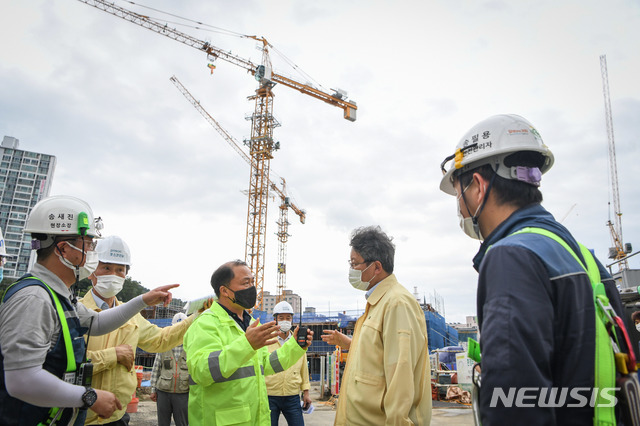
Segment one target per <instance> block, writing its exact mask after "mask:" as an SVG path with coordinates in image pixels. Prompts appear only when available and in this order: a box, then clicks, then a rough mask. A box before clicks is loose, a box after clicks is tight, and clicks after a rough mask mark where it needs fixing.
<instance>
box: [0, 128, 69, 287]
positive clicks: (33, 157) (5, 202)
mask: <svg viewBox="0 0 640 426" xmlns="http://www.w3.org/2000/svg"><path fill="white" fill-rule="evenodd" d="M18 146H19V140H18V139H16V138H13V137H11V136H5V137H4V139H3V140H2V144H0V159H1V162H0V229H2V233H3V234H4V241H5V244H6V248H7V254H8V255H9V256H8V258H7V263H6V264H5V265H4V276H5V277H7V278H19V277H21V276H22V275H24V274H25V273H26V272H27V270H28V269H29V265H30V262H31V255H32V253H31V237H30V236H29V235H24V234H23V233H22V230H23V229H24V226H25V223H26V221H27V216H28V215H29V213H30V212H31V208H32V207H33V206H34V205H35V204H36V203H37V202H38V201H40V200H41V199H43V198H45V197H47V196H48V195H49V191H50V189H51V181H52V178H53V172H54V170H55V168H56V157H54V156H53V155H47V154H40V153H37V152H30V151H23V150H21V149H18Z"/></svg>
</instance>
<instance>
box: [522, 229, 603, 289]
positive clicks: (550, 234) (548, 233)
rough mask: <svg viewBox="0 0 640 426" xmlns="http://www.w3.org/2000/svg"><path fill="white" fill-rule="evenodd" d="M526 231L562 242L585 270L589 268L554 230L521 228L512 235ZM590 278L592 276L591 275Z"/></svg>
mask: <svg viewBox="0 0 640 426" xmlns="http://www.w3.org/2000/svg"><path fill="white" fill-rule="evenodd" d="M525 233H527V234H539V235H544V236H545V237H549V238H551V239H552V240H554V241H555V242H557V243H558V244H560V245H561V246H562V247H564V248H565V249H566V250H567V251H568V252H569V253H571V256H573V258H574V259H575V260H576V261H577V262H578V263H579V264H580V266H582V269H584V270H585V271H586V270H587V268H585V266H584V264H583V263H582V261H581V260H580V258H579V257H578V255H577V254H576V253H575V252H574V251H573V250H571V247H569V244H567V242H566V241H565V240H563V239H562V238H560V237H558V236H557V235H556V234H554V233H553V232H551V231H547V230H546V229H542V228H522V229H521V230H519V231H516V232H514V233H513V234H511V235H518V234H525ZM583 254H584V253H583ZM587 273H588V271H587ZM598 277H600V275H598ZM589 278H591V276H589ZM598 279H599V278H598Z"/></svg>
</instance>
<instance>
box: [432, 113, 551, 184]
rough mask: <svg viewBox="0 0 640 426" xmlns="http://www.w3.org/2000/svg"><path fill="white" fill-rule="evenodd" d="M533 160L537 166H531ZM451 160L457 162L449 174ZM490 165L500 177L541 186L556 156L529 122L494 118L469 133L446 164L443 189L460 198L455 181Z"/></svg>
mask: <svg viewBox="0 0 640 426" xmlns="http://www.w3.org/2000/svg"><path fill="white" fill-rule="evenodd" d="M531 153H538V154H539V155H533V156H532V155H531ZM532 157H535V159H534V163H536V164H535V166H533V165H532V164H531V162H532ZM525 158H526V160H524V159H525ZM451 160H454V162H453V164H452V165H451V167H450V168H449V170H447V169H446V168H445V166H446V164H447V162H449V161H451ZM486 164H488V165H490V166H491V168H492V169H493V170H494V171H495V172H496V173H497V175H498V176H500V177H503V178H505V179H516V180H520V181H523V182H526V183H529V184H531V185H535V186H539V185H540V180H541V177H542V174H544V173H546V172H547V171H548V170H549V169H550V168H551V166H552V165H553V154H552V153H551V151H550V150H549V148H548V147H547V146H546V145H545V144H544V142H542V138H541V137H540V134H539V133H538V131H537V130H536V129H535V127H533V125H532V124H531V123H530V122H529V121H527V120H526V119H524V118H522V117H520V116H519V115H515V114H502V115H494V116H492V117H489V118H487V119H486V120H483V121H481V122H480V123H478V124H476V125H475V126H473V127H472V128H471V129H470V130H469V131H468V132H467V133H465V135H464V136H463V137H462V139H460V142H458V145H457V146H456V150H455V153H454V154H453V155H451V156H449V157H447V158H445V160H444V161H443V162H442V164H441V165H440V168H441V169H442V173H443V174H444V176H443V178H442V181H440V189H441V190H442V191H444V192H446V193H447V194H450V195H456V192H455V190H454V188H453V181H454V178H455V177H457V176H459V175H461V174H462V173H464V172H466V171H469V170H473V169H475V168H478V167H480V166H483V165H486Z"/></svg>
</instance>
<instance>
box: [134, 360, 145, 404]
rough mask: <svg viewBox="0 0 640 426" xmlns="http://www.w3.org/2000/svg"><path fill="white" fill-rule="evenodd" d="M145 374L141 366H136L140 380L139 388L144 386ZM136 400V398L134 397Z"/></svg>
mask: <svg viewBox="0 0 640 426" xmlns="http://www.w3.org/2000/svg"><path fill="white" fill-rule="evenodd" d="M143 373H144V368H143V367H142V366H141V365H136V377H137V378H138V387H141V386H142V375H143ZM134 399H136V398H135V396H134Z"/></svg>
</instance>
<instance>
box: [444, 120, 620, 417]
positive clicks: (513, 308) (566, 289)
mask: <svg viewBox="0 0 640 426" xmlns="http://www.w3.org/2000/svg"><path fill="white" fill-rule="evenodd" d="M451 160H453V164H451V165H450V166H449V168H448V169H447V168H446V166H447V163H448V162H449V161H451ZM553 162H554V159H553V154H552V153H551V151H550V150H549V148H548V147H547V146H546V145H545V144H544V143H543V142H542V138H541V137H540V134H539V133H538V131H537V130H536V129H535V128H534V127H533V126H532V125H531V123H529V122H528V121H527V120H525V119H524V118H522V117H520V116H517V115H497V116H493V117H490V118H488V119H486V120H484V121H482V122H480V123H478V124H477V125H475V126H474V127H472V128H471V129H470V130H469V131H468V132H467V133H466V134H465V135H464V136H463V137H462V139H461V140H460V142H459V143H458V145H457V147H456V151H455V153H454V155H452V156H450V157H448V158H447V159H445V161H443V163H442V165H441V168H442V172H443V174H444V177H443V179H442V181H441V183H440V189H441V190H442V191H444V192H445V193H447V194H450V195H454V196H456V203H457V208H458V216H459V218H460V226H461V228H462V229H463V231H464V232H465V234H467V235H468V236H470V237H471V238H474V239H478V240H480V241H483V242H482V244H481V246H480V250H479V251H478V253H477V254H476V256H475V257H474V259H473V264H474V268H475V269H476V270H477V271H478V272H479V279H478V293H477V314H478V323H479V326H480V336H481V342H480V343H481V349H482V363H481V376H482V379H481V387H480V390H479V412H480V417H481V420H482V424H483V425H484V426H489V425H505V424H510V425H515V424H558V425H568V424H576V425H585V424H594V419H595V420H596V422H595V424H598V423H600V422H609V421H613V424H615V418H614V417H613V416H614V415H615V413H614V410H615V408H616V407H615V397H614V390H611V389H609V388H612V387H615V386H616V385H615V370H614V369H613V361H612V360H613V351H612V350H611V349H608V350H605V351H604V355H605V358H606V359H605V360H604V361H603V360H602V359H600V360H597V359H596V349H597V344H596V340H597V339H596V329H597V327H599V326H600V325H599V324H597V322H598V321H599V319H597V318H596V307H595V304H594V287H592V280H590V278H589V276H588V274H587V272H586V271H585V268H584V267H583V266H582V265H587V263H589V262H590V261H591V259H594V258H593V257H592V256H591V254H589V253H588V251H587V252H586V253H585V252H581V249H580V246H579V244H578V243H577V242H576V240H575V239H574V238H573V237H572V235H571V233H570V232H569V231H568V230H567V229H566V228H565V227H564V226H562V225H561V224H560V223H559V222H557V221H556V220H555V219H554V218H553V216H552V215H551V214H550V213H549V212H547V211H546V210H545V209H544V208H543V207H542V206H541V205H540V203H541V202H542V193H541V192H540V190H539V188H538V187H539V185H540V181H541V177H542V174H543V173H545V172H547V171H548V170H549V169H550V168H551V166H552V165H553ZM523 228H528V229H527V230H525V231H524V232H521V233H518V234H516V235H513V234H514V233H516V232H517V231H521V230H523ZM531 228H534V229H533V230H531ZM540 229H541V230H542V231H539V232H538V230H540ZM552 234H553V235H554V236H555V237H553V236H552ZM557 237H559V238H557ZM559 241H564V242H565V243H566V245H567V247H564V246H563V245H562V244H561V243H559ZM572 252H573V253H575V254H576V255H577V257H574V255H573V254H572ZM577 259H578V260H580V263H579V262H578V260H577ZM595 262H597V260H596V261H595ZM595 262H593V261H591V263H592V265H593V266H596V265H597V267H595V268H593V270H594V272H595V275H596V278H597V279H596V280H597V281H601V282H602V284H604V289H602V286H600V287H599V288H600V290H599V292H600V293H602V294H603V295H604V294H606V296H607V297H608V300H609V302H610V305H609V306H612V307H613V309H614V311H615V312H616V313H618V314H619V313H621V312H623V311H622V306H621V303H620V297H619V295H618V292H617V290H616V286H615V284H614V281H613V279H612V278H611V276H610V275H609V274H608V273H607V272H606V270H605V269H604V268H603V267H602V265H601V264H600V263H599V262H597V263H595ZM585 267H586V266H585ZM598 270H599V277H598V276H597V275H598ZM609 312H611V311H609ZM605 333H606V332H605ZM604 339H605V340H606V339H608V336H604ZM600 347H602V345H600ZM609 348H610V347H609ZM621 350H623V351H626V350H627V348H625V347H621ZM607 357H608V358H607ZM601 358H602V356H601ZM598 362H603V363H605V364H606V366H607V368H608V369H607V370H606V372H607V373H606V374H604V375H603V377H600V378H599V379H597V380H601V381H600V387H601V389H594V388H595V387H596V386H598V385H597V384H594V371H595V370H596V363H598ZM599 365H600V366H601V367H602V365H604V364H599ZM603 371H604V370H603ZM593 393H596V394H597V395H596V396H595V398H596V399H592V396H593ZM591 401H596V402H597V403H595V404H593V405H595V406H596V407H598V408H594V406H592V405H591V404H590V402H591Z"/></svg>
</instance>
